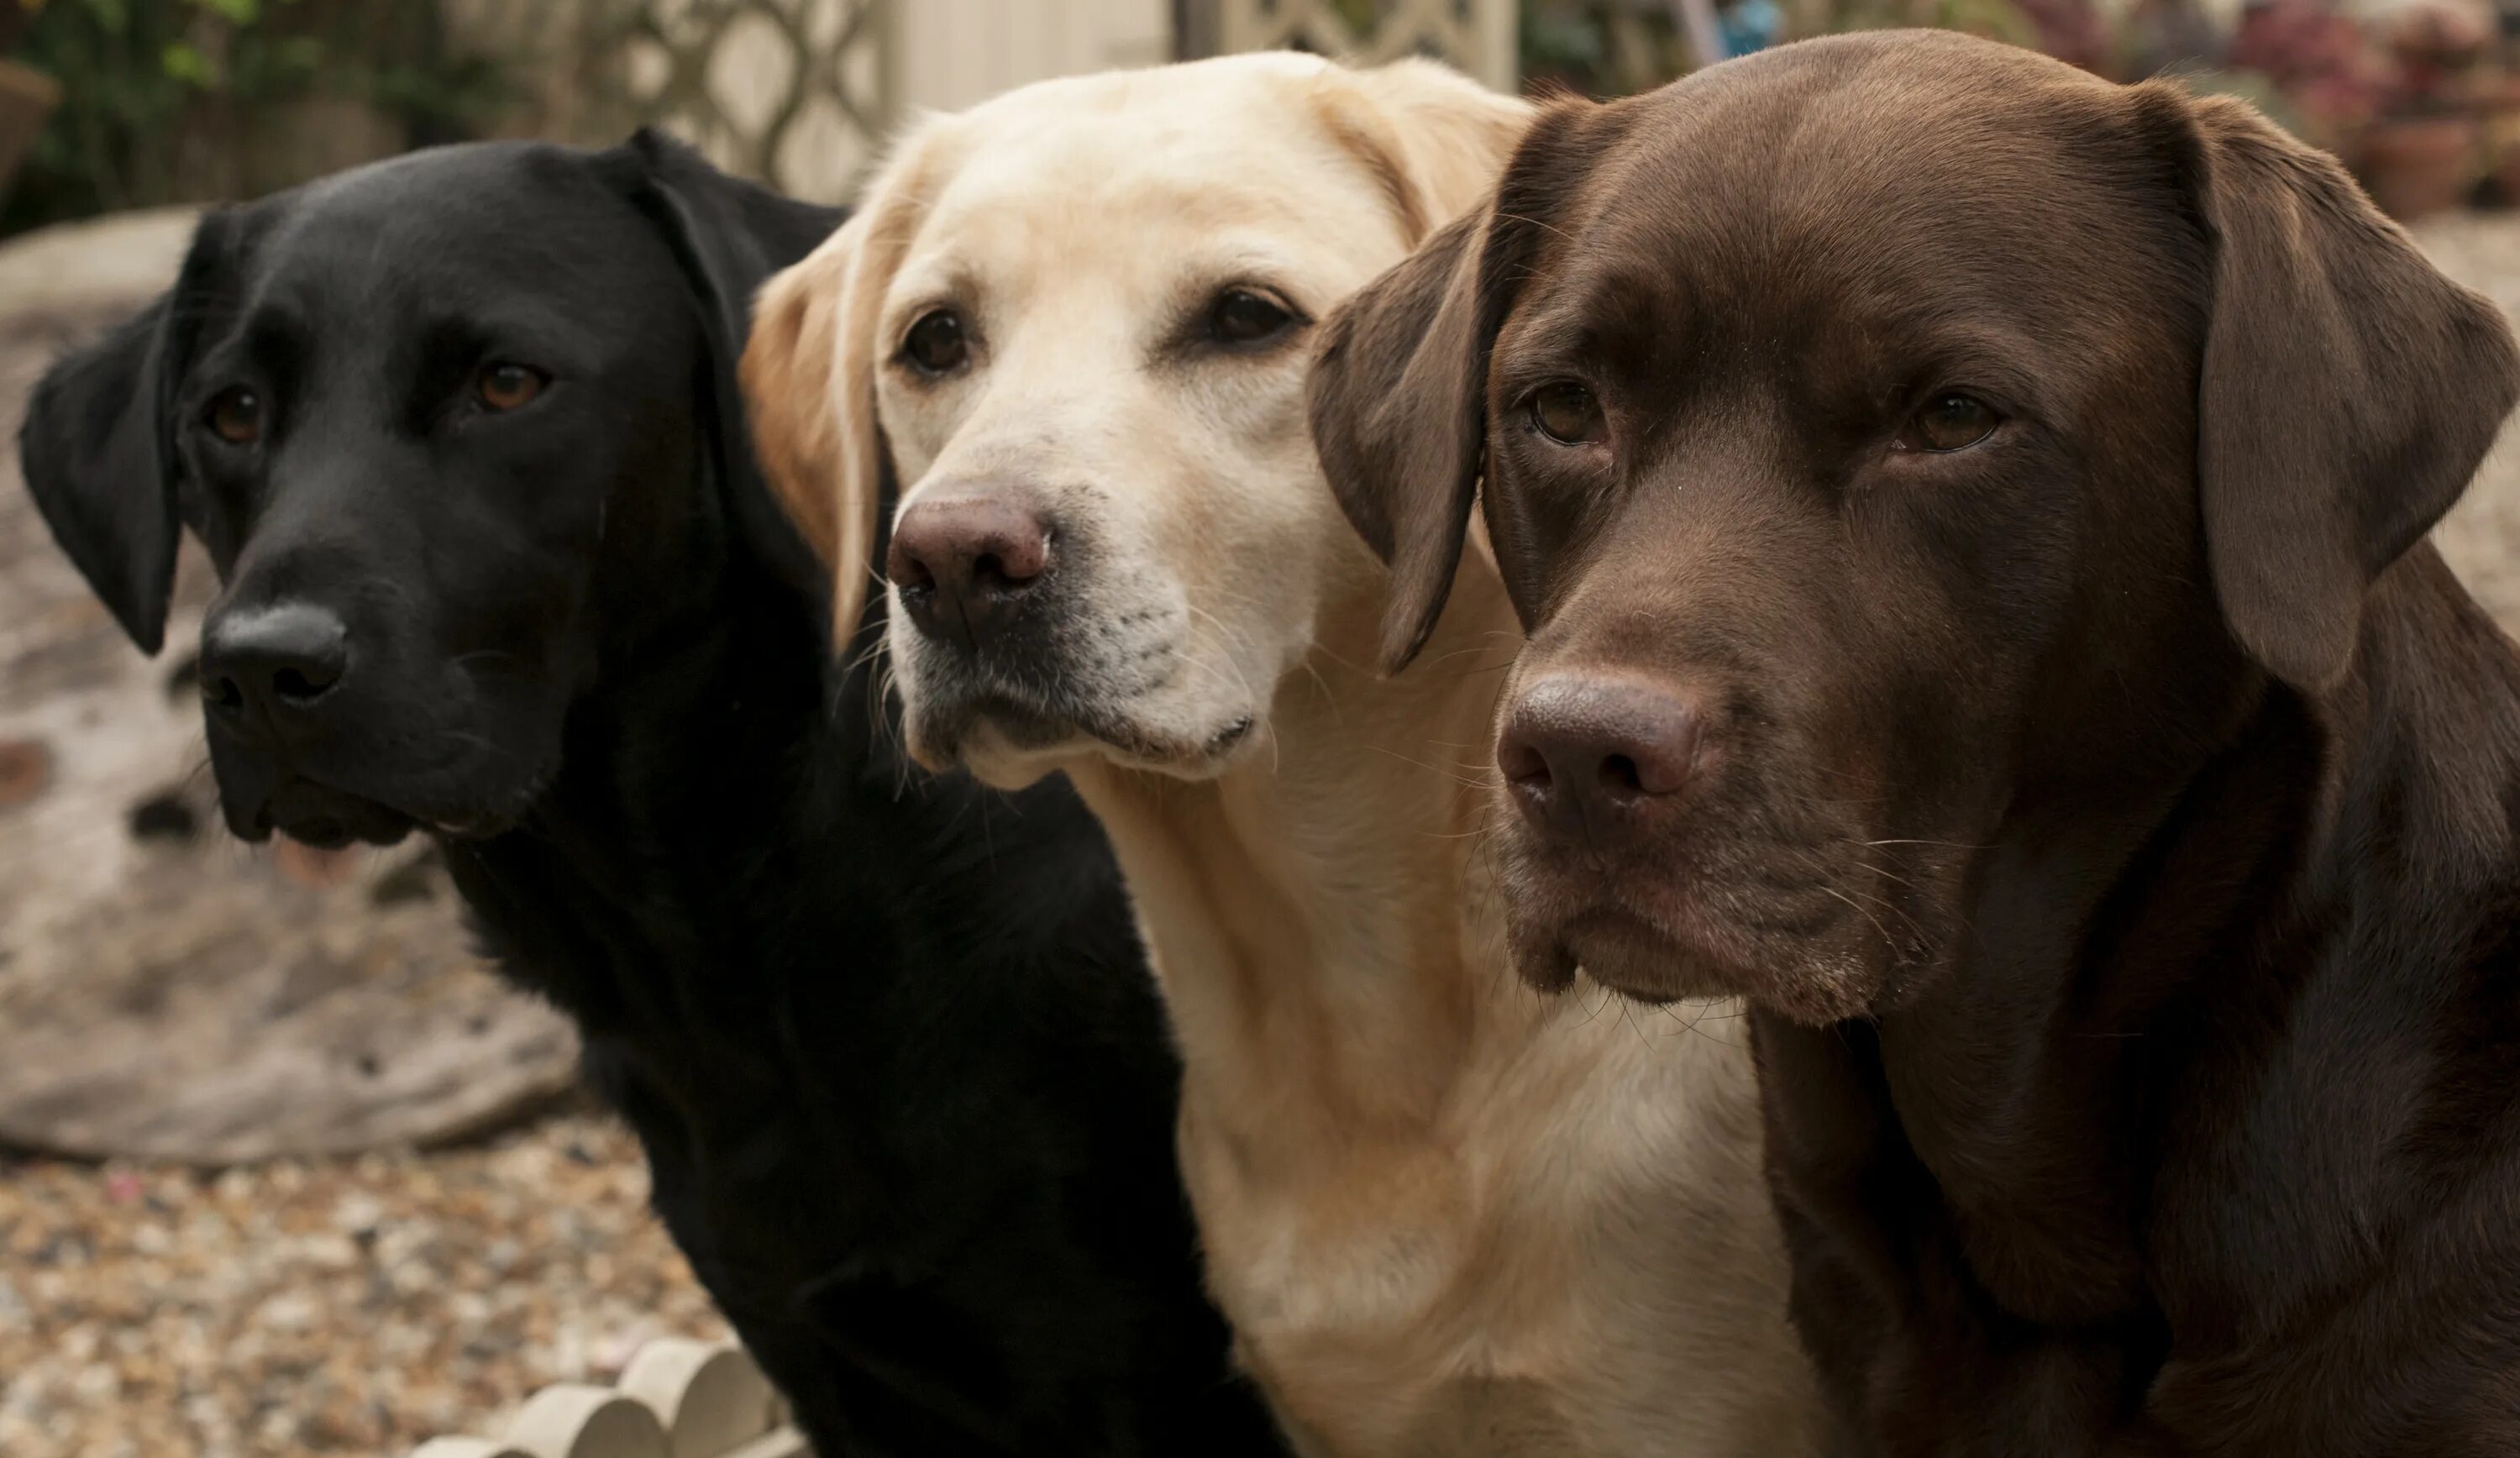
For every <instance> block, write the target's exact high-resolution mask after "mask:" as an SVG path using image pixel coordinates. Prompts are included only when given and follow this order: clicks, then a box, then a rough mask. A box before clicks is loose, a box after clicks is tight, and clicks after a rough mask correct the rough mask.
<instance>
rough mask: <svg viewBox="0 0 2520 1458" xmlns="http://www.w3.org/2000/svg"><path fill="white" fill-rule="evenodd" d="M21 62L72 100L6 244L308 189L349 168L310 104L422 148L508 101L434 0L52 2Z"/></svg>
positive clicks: (10, 200) (57, 119) (38, 159)
mask: <svg viewBox="0 0 2520 1458" xmlns="http://www.w3.org/2000/svg"><path fill="white" fill-rule="evenodd" d="M22 3H23V0H0V4H22ZM17 59H19V60H21V61H22V62H24V63H25V64H27V65H29V66H33V67H35V68H36V69H37V70H40V71H44V72H46V73H48V74H50V75H51V76H53V77H54V78H55V79H57V80H59V81H60V82H61V83H62V89H63V102H62V107H61V110H59V111H57V112H56V113H55V114H54V116H53V118H52V121H51V123H50V124H49V125H48V126H47V128H46V129H45V131H44V133H43V135H42V136H40V137H39V138H37V140H36V143H35V147H34V150H33V152H32V154H31V155H29V156H28V158H27V160H26V164H25V167H24V169H23V171H22V173H21V175H20V177H19V179H18V181H17V184H16V186H15V187H14V188H13V189H12V190H11V192H10V194H9V196H8V197H7V199H5V203H0V234H6V233H12V232H16V231H18V230H20V229H23V228H29V227H35V226H39V225H40V224H43V223H47V222H52V221H56V220H59V219H63V218H72V217H82V216H87V215H90V214H93V213H98V212H106V211H111V210H113V209H116V208H124V207H137V206H147V205H151V204H155V203H161V202H174V201H204V200H212V199H220V198H226V197H233V196H240V195H243V194H246V193H249V192H260V191H264V190H266V189H269V188H273V187H280V186H285V185H287V184H290V183H293V182H296V181H299V180H301V178H300V177H299V176H297V175H293V162H294V161H295V160H296V159H301V158H302V159H309V160H320V161H323V162H337V161H339V160H341V158H339V157H337V156H333V155H327V154H326V153H325V150H324V148H323V146H321V145H319V144H320V143H321V142H322V141H323V140H324V139H321V138H313V139H309V138H307V137H304V136H293V135H291V134H290V132H289V127H290V126H291V124H292V122H293V119H296V118H302V117H303V116H304V115H305V114H306V113H305V110H304V108H305V107H306V105H307V104H311V103H321V102H337V103H348V104H351V105H353V106H355V107H359V108H364V109H366V110H368V111H369V112H372V113H373V114H374V116H375V117H376V119H377V120H378V121H379V122H380V123H381V128H380V130H381V131H382V133H385V134H391V135H392V136H393V140H394V141H395V142H396V143H398V144H399V145H411V146H417V145H424V144H427V143H431V142H440V141H451V140H456V139H458V138H461V137H464V136H468V135H473V134H476V133H477V132H478V131H479V130H481V128H482V127H483V125H484V124H485V123H486V122H487V121H488V120H489V119H490V118H491V117H493V116H495V115H496V113H497V112H498V111H499V110H500V109H501V108H502V107H503V106H504V105H505V104H506V103H507V101H508V100H509V88H508V86H507V84H506V82H505V78H504V76H503V75H502V74H501V73H500V71H499V69H498V67H497V66H495V65H493V64H492V63H490V62H487V61H485V60H483V59H481V58H477V57H462V56H457V55H454V54H452V53H451V50H450V48H449V46H448V45H447V43H446V38H445V33H444V27H443V25H442V24H441V22H440V20H439V17H438V14H437V7H436V3H435V0H41V3H39V4H38V5H37V6H36V7H35V8H34V10H33V14H32V18H31V20H30V21H29V22H27V23H26V24H25V29H24V35H23V38H22V41H21V42H20V44H19V46H18V50H17ZM294 170H303V169H302V168H296V169H294Z"/></svg>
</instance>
